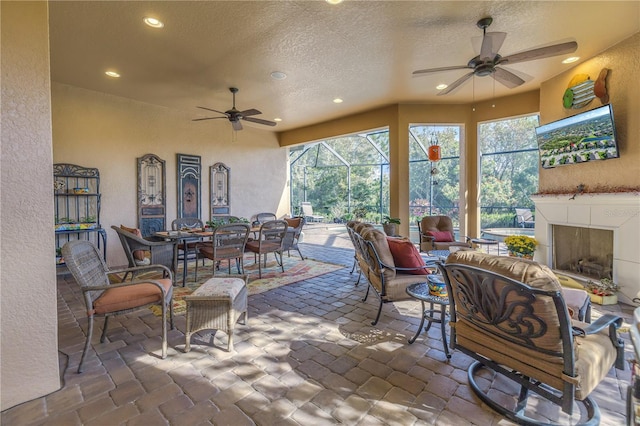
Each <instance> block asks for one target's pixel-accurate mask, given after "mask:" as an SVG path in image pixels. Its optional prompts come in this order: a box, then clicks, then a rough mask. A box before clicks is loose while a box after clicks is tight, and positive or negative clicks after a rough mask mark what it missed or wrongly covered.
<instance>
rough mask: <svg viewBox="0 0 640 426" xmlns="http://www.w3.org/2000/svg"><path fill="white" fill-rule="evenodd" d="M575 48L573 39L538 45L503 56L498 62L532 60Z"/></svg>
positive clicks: (573, 50) (567, 51)
mask: <svg viewBox="0 0 640 426" xmlns="http://www.w3.org/2000/svg"><path fill="white" fill-rule="evenodd" d="M577 48H578V43H576V42H575V41H569V42H566V43H560V44H554V45H552V46H547V47H539V48H537V49H531V50H526V51H524V52H520V53H516V54H513V55H509V56H505V57H504V58H501V59H500V60H499V61H498V63H499V64H503V63H508V64H515V63H518V62H525V61H532V60H534V59H542V58H549V57H551V56H557V55H563V54H565V53H571V52H575V51H576V49H577Z"/></svg>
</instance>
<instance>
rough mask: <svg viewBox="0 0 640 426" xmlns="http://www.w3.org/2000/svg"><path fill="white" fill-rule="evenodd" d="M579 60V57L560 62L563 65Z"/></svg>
mask: <svg viewBox="0 0 640 426" xmlns="http://www.w3.org/2000/svg"><path fill="white" fill-rule="evenodd" d="M579 59H580V56H572V57H570V58H567V59H565V60H564V61H562V63H563V64H572V63H574V62H576V61H578V60H579Z"/></svg>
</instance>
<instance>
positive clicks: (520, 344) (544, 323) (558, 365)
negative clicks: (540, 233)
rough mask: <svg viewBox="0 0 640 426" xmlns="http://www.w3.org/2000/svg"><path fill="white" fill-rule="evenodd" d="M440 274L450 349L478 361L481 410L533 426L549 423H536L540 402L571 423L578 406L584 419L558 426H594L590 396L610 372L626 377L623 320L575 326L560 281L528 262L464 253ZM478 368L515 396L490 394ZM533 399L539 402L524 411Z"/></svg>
mask: <svg viewBox="0 0 640 426" xmlns="http://www.w3.org/2000/svg"><path fill="white" fill-rule="evenodd" d="M439 268H440V270H441V272H442V274H443V276H444V278H445V282H446V285H447V290H448V294H449V301H450V303H451V304H450V306H449V308H450V315H451V321H450V325H451V339H450V345H451V348H452V349H456V350H459V351H461V352H463V353H464V354H466V355H468V356H470V357H472V358H474V359H475V362H473V363H472V364H471V365H470V366H469V370H468V380H469V385H470V387H471V389H472V390H473V392H474V393H475V394H476V395H477V396H478V397H479V398H480V399H481V400H482V401H483V402H484V403H486V404H487V405H488V406H489V407H491V408H492V409H494V410H495V411H497V412H499V413H500V414H502V415H504V416H506V417H507V418H509V419H511V420H512V421H514V422H516V423H518V424H527V425H537V424H549V423H546V422H542V421H540V420H539V419H538V418H536V416H537V413H538V412H539V411H538V410H539V407H540V406H543V405H545V404H546V403H547V402H546V401H540V399H543V400H545V399H546V400H547V401H549V402H551V403H552V404H554V405H556V406H559V407H560V408H561V409H562V411H563V412H564V413H566V414H567V415H569V416H571V415H572V412H573V411H572V410H573V408H574V402H577V403H581V404H582V405H583V406H584V410H582V409H581V410H580V415H581V416H582V417H583V418H581V419H572V420H571V421H570V422H569V421H566V420H565V421H561V423H563V424H565V423H566V424H569V423H571V424H575V423H574V420H579V421H578V423H579V424H589V425H597V424H599V422H600V411H599V409H598V406H597V404H596V402H595V401H594V400H593V399H591V398H590V397H589V394H590V393H591V391H592V390H593V389H595V387H596V386H597V385H598V384H599V383H600V381H602V380H603V379H604V378H605V377H606V376H607V374H608V373H609V370H610V369H611V367H612V366H614V365H615V367H616V368H618V369H620V370H624V364H625V360H624V357H623V355H624V342H623V340H622V339H620V338H619V337H618V336H617V330H618V328H619V327H620V325H621V324H622V318H620V317H619V316H615V315H611V314H606V315H603V316H602V317H600V318H598V319H597V320H596V321H595V322H594V323H592V324H585V323H582V322H574V321H572V320H571V318H570V313H569V309H568V306H567V303H566V301H565V299H564V297H563V293H562V287H561V286H560V283H559V282H558V279H557V278H556V276H555V275H554V273H553V272H552V271H551V269H549V268H548V267H546V266H544V265H540V264H538V263H536V262H533V261H529V260H522V259H519V258H514V257H506V256H494V255H490V254H486V253H480V252H476V251H471V250H463V251H457V252H455V253H452V254H451V255H450V256H449V257H448V258H447V261H446V263H445V264H444V265H442V264H439ZM483 368H485V369H489V370H493V372H495V373H497V374H500V375H503V376H505V377H506V378H509V379H511V381H513V382H514V383H515V384H516V385H517V386H519V387H520V391H519V395H518V396H517V397H516V396H515V394H514V397H513V399H511V398H505V397H506V395H504V394H502V396H505V397H501V396H500V395H498V394H496V393H493V392H491V391H490V386H488V385H487V383H486V379H487V377H492V376H493V373H492V374H489V375H486V374H479V370H481V369H483ZM479 375H481V377H482V378H481V379H480V380H479V381H476V377H478V376H479ZM530 392H533V393H535V394H537V399H538V401H536V403H535V404H534V403H532V404H530V407H529V408H528V409H527V400H528V397H529V393H530ZM537 409H538V410H537ZM548 410H549V411H552V410H551V409H548ZM532 414H533V416H531V415H532ZM582 421H584V423H582Z"/></svg>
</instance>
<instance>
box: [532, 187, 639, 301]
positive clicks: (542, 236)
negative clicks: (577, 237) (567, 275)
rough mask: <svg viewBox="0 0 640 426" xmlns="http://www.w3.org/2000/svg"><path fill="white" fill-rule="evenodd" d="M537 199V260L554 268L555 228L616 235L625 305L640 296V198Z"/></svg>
mask: <svg viewBox="0 0 640 426" xmlns="http://www.w3.org/2000/svg"><path fill="white" fill-rule="evenodd" d="M572 197H573V194H560V195H535V196H532V197H531V199H532V200H533V201H534V203H535V205H536V215H535V219H536V225H535V236H536V239H537V240H538V242H539V246H538V248H537V249H536V253H535V260H536V261H538V262H540V263H543V264H545V265H548V266H550V267H552V265H553V261H552V260H553V234H552V226H553V225H566V226H574V227H582V228H595V229H603V230H611V231H613V253H612V254H613V280H614V281H615V282H617V283H618V284H619V285H620V287H621V289H620V292H619V293H618V297H619V299H620V300H621V301H622V302H625V303H631V300H632V299H633V298H634V297H636V296H637V294H638V292H640V194H638V193H621V194H579V195H577V196H575V198H572Z"/></svg>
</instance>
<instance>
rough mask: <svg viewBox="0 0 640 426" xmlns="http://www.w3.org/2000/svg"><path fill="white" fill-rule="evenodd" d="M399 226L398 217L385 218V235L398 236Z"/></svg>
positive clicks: (383, 223)
mask: <svg viewBox="0 0 640 426" xmlns="http://www.w3.org/2000/svg"><path fill="white" fill-rule="evenodd" d="M398 225H400V219H399V218H397V217H390V216H385V217H384V218H383V219H382V228H383V229H384V233H385V234H387V235H388V236H390V237H395V236H397V235H398Z"/></svg>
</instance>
